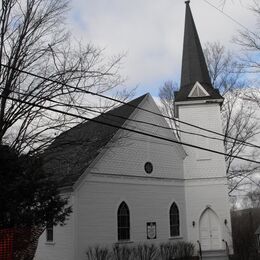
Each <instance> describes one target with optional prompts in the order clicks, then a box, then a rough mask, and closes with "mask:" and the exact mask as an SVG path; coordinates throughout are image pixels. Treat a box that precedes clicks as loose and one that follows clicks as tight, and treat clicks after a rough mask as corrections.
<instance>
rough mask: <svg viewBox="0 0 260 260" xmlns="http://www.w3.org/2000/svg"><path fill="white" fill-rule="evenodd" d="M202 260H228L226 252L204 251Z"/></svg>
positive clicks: (220, 250) (221, 250)
mask: <svg viewBox="0 0 260 260" xmlns="http://www.w3.org/2000/svg"><path fill="white" fill-rule="evenodd" d="M202 260H228V256H227V253H226V250H223V249H219V250H204V251H202Z"/></svg>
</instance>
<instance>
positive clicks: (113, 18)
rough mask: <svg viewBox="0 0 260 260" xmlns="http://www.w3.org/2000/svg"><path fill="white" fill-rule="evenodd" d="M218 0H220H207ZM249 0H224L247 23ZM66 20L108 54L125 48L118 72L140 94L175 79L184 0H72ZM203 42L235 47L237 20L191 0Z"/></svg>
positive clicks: (228, 9)
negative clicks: (123, 59) (122, 62)
mask: <svg viewBox="0 0 260 260" xmlns="http://www.w3.org/2000/svg"><path fill="white" fill-rule="evenodd" d="M208 1H210V2H211V3H212V4H214V5H219V3H220V2H221V1H219V0H208ZM250 2H251V1H245V0H244V1H242V0H241V1H227V3H226V5H225V8H224V12H226V13H227V14H229V15H230V16H232V17H233V18H235V19H236V20H238V21H239V22H240V23H242V24H244V25H245V26H247V27H249V28H252V29H253V28H254V24H255V17H253V15H252V14H251V13H250V12H249V11H248V10H247V9H246V7H247V6H248V4H249V3H250ZM71 4H72V8H71V18H70V21H69V22H70V26H71V30H72V32H73V35H74V37H75V38H80V39H81V40H82V41H83V42H86V43H88V42H92V43H93V44H95V45H97V46H100V47H102V48H106V52H107V54H108V55H113V54H118V53H122V52H126V53H127V56H126V59H125V62H124V64H123V69H122V74H123V75H125V76H127V78H128V81H127V83H126V84H127V85H129V86H130V87H132V86H136V85H139V86H140V87H139V92H140V94H141V92H142V93H145V92H147V91H150V92H153V93H155V92H156V91H157V90H158V87H159V86H160V85H158V84H161V83H162V82H164V81H165V80H169V79H173V80H176V81H178V80H179V76H180V69H181V57H182V41H183V30H184V16H185V5H184V3H183V1H177V0H163V1H158V0H95V1H93V0H72V1H71ZM191 9H192V12H193V16H194V20H195V23H196V26H197V30H198V33H199V36H200V39H201V42H202V44H203V43H206V42H208V41H210V42H212V41H219V42H220V43H221V44H223V45H225V46H226V47H227V48H229V49H234V50H236V49H237V46H235V45H234V44H233V43H232V42H231V40H232V37H233V36H234V35H235V34H236V31H237V30H238V29H241V28H240V27H239V25H237V24H235V23H234V22H232V21H231V20H230V19H229V18H227V17H226V16H224V15H223V14H222V13H220V12H219V11H217V10H216V9H214V8H213V7H211V6H210V5H208V4H207V3H206V2H205V1H204V0H197V1H195V0H193V1H191Z"/></svg>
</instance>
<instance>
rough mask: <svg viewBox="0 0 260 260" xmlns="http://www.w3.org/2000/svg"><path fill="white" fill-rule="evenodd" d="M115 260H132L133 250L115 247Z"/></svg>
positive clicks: (113, 257) (125, 247)
mask: <svg viewBox="0 0 260 260" xmlns="http://www.w3.org/2000/svg"><path fill="white" fill-rule="evenodd" d="M112 255H113V256H112V259H113V260H130V259H131V255H132V249H130V248H129V247H127V246H120V245H115V246H113V253H112Z"/></svg>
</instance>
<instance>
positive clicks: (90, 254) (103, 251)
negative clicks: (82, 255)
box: [86, 246, 111, 260]
mask: <svg viewBox="0 0 260 260" xmlns="http://www.w3.org/2000/svg"><path fill="white" fill-rule="evenodd" d="M86 254H87V259H88V260H110V259H111V253H110V251H109V249H107V248H102V247H99V246H96V247H89V249H88V250H87V252H86Z"/></svg>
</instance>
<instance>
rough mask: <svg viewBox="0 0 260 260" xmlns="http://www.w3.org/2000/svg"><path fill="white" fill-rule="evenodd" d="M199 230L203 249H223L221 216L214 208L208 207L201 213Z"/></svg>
mask: <svg viewBox="0 0 260 260" xmlns="http://www.w3.org/2000/svg"><path fill="white" fill-rule="evenodd" d="M199 232H200V243H201V247H202V250H216V249H221V233H220V223H219V218H218V216H217V214H216V213H215V212H214V211H213V210H212V209H210V208H207V209H205V210H204V211H203V213H202V214H201V217H200V222H199Z"/></svg>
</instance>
